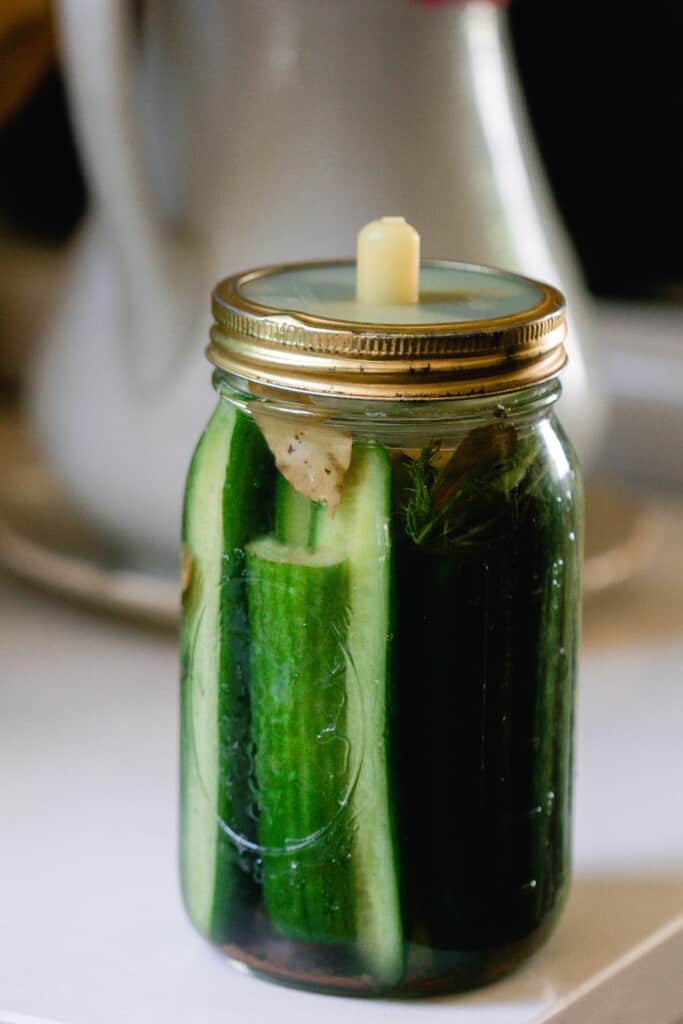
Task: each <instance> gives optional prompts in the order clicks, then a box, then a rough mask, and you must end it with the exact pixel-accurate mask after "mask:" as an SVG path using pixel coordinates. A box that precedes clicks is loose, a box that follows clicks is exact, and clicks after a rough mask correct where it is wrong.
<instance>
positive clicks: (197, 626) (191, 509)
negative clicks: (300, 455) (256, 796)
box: [180, 401, 275, 942]
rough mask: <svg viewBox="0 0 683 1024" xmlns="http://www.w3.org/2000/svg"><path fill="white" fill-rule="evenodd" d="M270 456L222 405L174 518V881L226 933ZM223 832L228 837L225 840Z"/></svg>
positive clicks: (240, 818)
mask: <svg viewBox="0 0 683 1024" xmlns="http://www.w3.org/2000/svg"><path fill="white" fill-rule="evenodd" d="M274 477H275V468H274V463H273V457H272V455H271V453H270V451H269V450H268V447H267V445H266V444H265V441H264V440H263V438H262V436H261V433H260V432H259V430H258V428H257V427H256V425H255V424H254V422H253V420H252V419H251V418H250V417H249V416H248V415H246V414H245V413H243V412H240V411H239V410H237V409H235V408H234V407H233V406H232V405H230V404H228V403H227V402H225V401H220V402H219V403H218V407H217V409H216V411H215V412H214V414H213V416H212V417H211V419H210V421H209V424H208V426H207V428H206V430H205V432H204V434H203V435H202V437H201V439H200V441H199V444H198V446H197V449H196V451H195V454H194V457H193V459H192V463H191V465H190V471H189V475H188V482H187V488H186V492H185V505H184V512H183V545H184V568H185V574H186V576H187V577H188V582H187V586H186V588H185V589H184V595H183V626H182V637H181V661H182V705H183V715H182V722H183V726H182V735H181V780H182V784H181V837H182V838H181V851H180V860H181V877H182V886H183V893H184V898H185V902H186V906H187V909H188V913H189V915H190V918H191V919H192V921H193V922H194V924H195V926H196V927H197V928H198V929H199V931H201V932H202V933H203V934H204V935H206V936H208V937H210V938H212V939H214V940H215V941H217V942H224V941H227V940H228V939H230V938H233V937H234V931H235V928H236V927H237V913H238V908H239V906H240V905H242V904H243V903H244V902H245V901H248V900H249V898H250V891H249V890H250V888H251V887H253V886H254V883H253V879H251V878H250V876H249V874H248V873H247V872H245V871H244V869H243V865H242V864H241V862H240V844H239V842H236V841H235V839H234V836H237V837H238V838H239V837H244V838H246V839H247V840H251V839H253V836H254V832H255V824H254V821H253V818H250V816H249V815H248V810H247V805H248V801H247V800H245V799H244V794H245V792H247V787H248V784H249V773H250V764H249V759H248V757H246V756H245V757H242V756H240V755H239V754H238V755H236V754H235V751H239V750H241V749H244V745H245V744H247V743H248V741H249V733H250V721H249V700H248V667H249V666H248V646H249V634H248V622H247V610H246V588H245V582H244V549H245V546H246V544H247V542H248V541H249V540H250V539H251V538H252V537H253V536H255V535H258V534H259V533H262V532H263V531H264V530H267V529H269V528H270V527H271V525H272V489H273V483H274ZM231 833H232V835H231Z"/></svg>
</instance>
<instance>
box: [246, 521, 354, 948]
mask: <svg viewBox="0 0 683 1024" xmlns="http://www.w3.org/2000/svg"><path fill="white" fill-rule="evenodd" d="M308 504H309V505H310V504H311V503H310V502H309V503H308ZM290 507H292V506H291V505H290ZM247 592H248V602H249V622H250V628H251V666H250V669H251V701H252V730H253V733H252V734H253V739H254V745H255V750H256V752H255V762H254V768H255V775H256V785H257V793H258V805H259V821H258V840H259V845H260V847H261V848H262V851H263V870H262V876H263V900H264V905H265V908H266V911H267V913H268V917H269V919H270V922H271V925H272V926H273V928H274V930H275V931H276V932H278V933H279V934H280V935H282V936H284V937H286V938H289V939H298V940H301V941H305V942H343V941H349V940H351V939H352V938H353V915H354V905H353V891H352V888H351V876H350V872H349V870H348V862H347V861H345V860H344V859H343V858H342V857H341V856H340V851H339V849H337V848H336V839H337V834H336V829H335V823H336V821H337V819H338V818H339V817H340V814H341V813H342V811H343V808H344V804H345V800H346V798H347V794H348V790H349V787H350V774H349V756H348V741H347V739H346V736H345V704H346V685H347V683H346V674H347V664H346V656H345V649H344V644H345V629H346V610H347V600H348V576H347V570H346V565H345V563H344V561H342V560H340V559H339V558H338V557H337V556H336V555H335V554H334V553H332V554H329V553H327V552H322V553H315V554H312V553H310V552H309V551H307V549H306V548H304V547H291V546H287V545H284V544H281V543H280V542H278V541H277V540H276V539H274V538H272V537H264V538H261V539H260V540H257V541H254V542H253V543H251V544H250V545H249V546H248V547H247Z"/></svg>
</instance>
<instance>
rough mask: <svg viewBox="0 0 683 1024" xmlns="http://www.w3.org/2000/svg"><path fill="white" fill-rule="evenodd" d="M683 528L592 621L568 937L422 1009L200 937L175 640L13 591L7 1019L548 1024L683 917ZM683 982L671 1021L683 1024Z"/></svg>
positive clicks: (6, 704)
mask: <svg viewBox="0 0 683 1024" xmlns="http://www.w3.org/2000/svg"><path fill="white" fill-rule="evenodd" d="M682 523H683V504H681V503H680V502H679V503H678V504H677V505H676V504H669V505H668V506H666V507H664V506H663V507H662V509H661V518H660V531H661V538H660V546H659V553H658V555H657V557H656V561H655V563H654V564H653V565H652V566H651V568H650V569H649V570H648V571H647V572H646V573H645V574H643V575H642V576H641V577H640V578H639V579H638V580H637V581H632V582H631V584H629V585H628V586H626V587H624V588H622V589H621V590H619V591H615V592H614V593H611V594H605V595H604V596H603V597H601V598H595V599H593V601H592V602H591V603H590V604H589V606H588V608H587V610H586V616H585V630H584V650H583V659H582V668H581V689H580V703H579V716H578V752H577V762H578V774H577V788H576V819H575V823H576V828H575V834H576V843H575V850H576V857H575V859H576V870H575V882H574V886H573V890H572V895H571V898H570V901H569V905H568V908H567V910H566V912H565V915H564V917H563V919H562V921H561V923H560V926H559V927H558V930H557V932H556V933H555V935H554V936H553V938H552V939H551V940H550V942H549V943H548V945H547V946H546V947H545V949H544V950H543V951H541V952H540V953H539V954H538V955H537V956H536V957H535V958H534V959H533V960H532V961H531V962H530V963H529V964H527V965H526V966H525V967H524V968H522V969H521V970H520V971H519V972H518V973H517V974H515V975H513V976H511V977H510V978H507V979H505V980H504V981H502V982H500V983H498V984H496V985H494V986H492V987H490V988H488V989H483V990H481V991H479V992H476V993H473V994H467V995H462V996H456V997H449V998H442V999H436V1000H428V1001H422V1002H418V1001H410V1002H390V1001H354V1002H351V1001H349V1000H346V999H340V998H335V997H330V996H317V995H311V994H307V993H301V992H297V991H293V990H289V989H284V988H280V987H277V986H275V985H271V984H267V983H265V982H263V981H259V980H255V979H253V978H251V977H248V976H245V975H242V974H240V973H237V972H236V971H235V970H233V969H232V968H231V967H230V966H229V964H228V963H227V962H226V960H225V958H224V957H223V956H222V955H221V954H220V953H218V952H216V951H215V950H213V949H212V948H211V947H210V946H208V945H207V944H206V943H205V942H204V941H203V940H202V939H200V938H199V937H198V936H197V935H196V934H195V933H194V932H193V930H192V928H191V927H190V925H189V924H188V922H187V921H186V919H185V917H184V914H183V910H182V908H181V904H180V899H179V894H178V885H177V880H176V773H177V757H176V748H177V711H178V708H177V699H176V698H177V666H176V644H175V642H174V640H173V639H172V638H170V637H164V636H162V635H159V634H157V633H155V632H152V631H145V630H142V629H138V628H136V627H135V626H131V625H127V624H124V623H118V622H114V621H111V620H108V619H106V618H103V617H100V616H97V615H95V614H92V613H90V612H88V611H85V610H82V609H78V608H75V607H70V606H68V605H65V604H61V603H59V602H57V601H55V600H53V599H51V598H49V597H44V596H41V595H38V594H37V593H35V592H34V591H32V590H30V589H29V588H27V587H24V586H22V585H20V584H18V583H15V582H14V581H11V580H9V579H7V578H4V579H0V763H1V765H2V782H1V784H0V822H1V823H2V837H1V842H0V913H1V917H0V919H1V920H2V938H1V939H0V1021H3V1020H10V1019H13V1018H12V1017H11V1012H14V1013H26V1014H33V1015H36V1016H44V1017H49V1018H53V1019H56V1020H58V1021H61V1022H65V1024H100V1022H101V1024H157V1022H159V1024H162V1022H163V1024H214V1022H215V1024H218V1022H221V1024H222V1022H224V1021H228V1020H234V1021H239V1022H240V1024H250V1022H252V1021H253V1022H257V1021H258V1022H261V1021H264V1020H267V1019H268V1017H269V1016H270V1015H272V1016H274V1017H275V1016H277V1017H278V1018H279V1019H280V1020H283V1021H287V1020H292V1021H294V1020H296V1021H297V1024H306V1022H308V1021H310V1022H313V1021H316V1022H317V1021H318V1020H319V1018H320V1017H321V1016H322V1015H324V1017H325V1019H326V1020H327V1021H330V1022H334V1021H343V1020H347V1019H348V1017H349V1016H350V1015H351V1014H353V1015H354V1016H355V1017H357V1018H362V1019H363V1020H367V1021H372V1022H374V1021H383V1020H387V1019H389V1018H390V1017H391V1019H392V1020H399V1019H406V1020H407V1019H408V1018H412V1019H414V1020H416V1021H418V1022H419V1021H424V1020H429V1021H431V1020H434V1021H437V1020H439V1019H442V1020H444V1021H446V1020H457V1021H458V1022H462V1024H529V1022H531V1021H534V1020H537V1019H538V1020H540V1019H541V1017H542V1018H543V1019H544V1020H545V1019H546V1017H545V1014H546V1013H547V1012H549V1011H550V1010H551V1009H552V1008H553V1007H554V1006H556V1005H557V1004H558V1003H560V1002H561V1000H562V999H563V998H565V997H567V996H568V995H571V994H572V993H574V992H576V991H577V990H578V989H579V988H580V987H581V986H582V985H585V984H586V983H587V982H590V981H591V979H594V978H595V977H596V976H597V975H598V974H599V972H601V971H603V970H604V969H605V968H608V967H609V966H610V965H612V964H614V963H615V962H616V961H617V960H618V959H619V958H620V957H622V956H623V955H624V954H625V953H628V952H629V951H631V950H632V949H633V948H634V947H635V946H636V945H637V944H638V943H640V942H642V941H643V940H646V939H648V937H650V936H652V935H653V934H654V933H655V932H656V931H657V929H659V928H661V927H662V926H664V925H666V924H667V922H670V921H671V920H672V919H673V918H675V917H676V915H678V914H680V913H681V911H683V813H681V812H682V807H681V792H682V790H683V787H682V782H683V753H682V749H683V741H682V737H683V686H682V685H681V684H682V683H683V526H682V525H681V524H682ZM678 973H679V975H680V973H681V972H678ZM670 984H671V986H673V987H674V988H676V986H678V988H676V992H675V993H674V992H673V988H672V989H671V991H670V992H669V997H670V1006H671V1007H673V1006H674V1005H675V1013H672V1014H671V1016H670V1017H669V1018H668V1020H662V1022H661V1024H671V1020H672V1019H673V1017H674V1016H675V1014H679V1015H681V1014H683V982H682V981H681V979H680V977H679V978H678V979H674V978H671V979H670ZM679 990H680V992H679ZM679 994H680V1002H678V1001H677V1000H678V998H679ZM671 1000H675V1001H676V1002H672V1001H671ZM456 1010H457V1012H456ZM3 1011H7V1013H6V1014H5V1016H3ZM553 1019H554V1018H553ZM557 1019H558V1020H559V1019H560V1018H557ZM566 1019H567V1020H569V1017H567V1018H566ZM572 1019H573V1018H572ZM582 1019H583V1018H582ZM588 1019H589V1018H586V1020H587V1021H588ZM591 1019H592V1018H591ZM595 1019H596V1021H597V1020H598V1019H600V1024H606V1018H604V1017H601V1018H598V1017H596V1018H595ZM614 1019H615V1020H616V1017H615V1018H614ZM619 1019H620V1020H621V1019H622V1018H619ZM624 1019H625V1018H624ZM646 1019H647V1024H659V1021H655V1020H654V1018H653V1017H651V1016H650V1017H647V1018H646V1017H645V1016H641V1022H642V1024H645V1021H646ZM562 1020H565V1018H564V1017H562Z"/></svg>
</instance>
